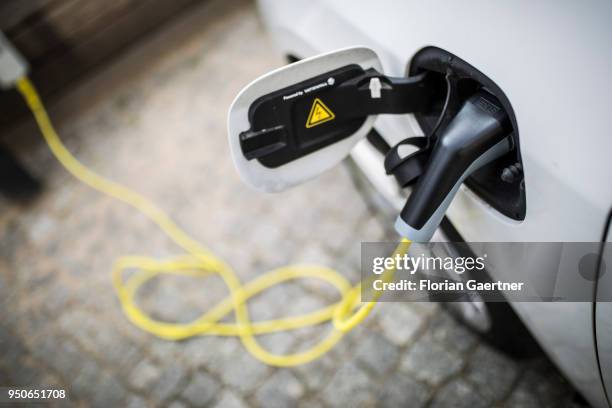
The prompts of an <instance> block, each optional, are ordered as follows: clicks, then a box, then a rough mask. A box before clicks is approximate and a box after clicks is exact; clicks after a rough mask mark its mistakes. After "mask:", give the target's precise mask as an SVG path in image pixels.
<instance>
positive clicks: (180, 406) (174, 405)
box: [168, 401, 187, 408]
mask: <svg viewBox="0 0 612 408" xmlns="http://www.w3.org/2000/svg"><path fill="white" fill-rule="evenodd" d="M168 408H187V405H185V404H184V403H182V402H181V401H172V402H171V403H170V404H168Z"/></svg>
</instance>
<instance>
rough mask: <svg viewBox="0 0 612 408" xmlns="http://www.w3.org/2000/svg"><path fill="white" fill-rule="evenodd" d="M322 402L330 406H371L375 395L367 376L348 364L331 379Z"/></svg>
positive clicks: (352, 364) (351, 364) (353, 365)
mask: <svg viewBox="0 0 612 408" xmlns="http://www.w3.org/2000/svg"><path fill="white" fill-rule="evenodd" d="M322 397H323V401H324V402H325V403H326V404H327V405H330V406H344V407H364V406H372V405H374V403H375V401H376V393H375V390H374V388H373V385H372V383H371V380H370V379H369V378H368V376H367V374H366V373H365V372H364V371H363V370H361V369H360V368H359V367H357V366H356V365H355V364H354V363H352V362H350V363H347V364H345V365H344V366H343V367H342V368H340V370H338V372H337V373H336V374H335V375H334V377H333V378H332V379H331V381H330V382H329V384H328V385H327V387H326V388H325V390H324V391H323V394H322Z"/></svg>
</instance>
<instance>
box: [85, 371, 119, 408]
mask: <svg viewBox="0 0 612 408" xmlns="http://www.w3.org/2000/svg"><path fill="white" fill-rule="evenodd" d="M91 386H92V387H93V388H94V389H95V392H94V394H93V397H92V400H91V405H92V406H94V407H117V406H120V405H122V401H123V400H124V399H125V398H126V397H127V394H126V392H125V389H124V388H123V387H122V386H121V384H120V383H119V381H118V379H116V378H115V377H113V376H112V375H111V374H103V375H102V377H101V378H100V380H99V381H98V382H97V383H95V384H91Z"/></svg>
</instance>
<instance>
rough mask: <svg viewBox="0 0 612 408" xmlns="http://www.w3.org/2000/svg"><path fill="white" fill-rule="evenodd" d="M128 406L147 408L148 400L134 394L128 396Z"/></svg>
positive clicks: (128, 407) (131, 407) (130, 407)
mask: <svg viewBox="0 0 612 408" xmlns="http://www.w3.org/2000/svg"><path fill="white" fill-rule="evenodd" d="M125 406H126V408H147V406H148V404H147V400H145V399H144V398H142V397H139V396H137V395H132V396H130V397H129V398H128V400H127V402H126V404H125Z"/></svg>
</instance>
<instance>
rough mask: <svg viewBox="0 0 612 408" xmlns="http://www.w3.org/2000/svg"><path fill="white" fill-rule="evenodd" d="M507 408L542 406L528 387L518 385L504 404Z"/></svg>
mask: <svg viewBox="0 0 612 408" xmlns="http://www.w3.org/2000/svg"><path fill="white" fill-rule="evenodd" d="M504 407H507V408H541V407H542V405H541V404H540V401H538V398H537V396H536V395H535V394H534V393H533V392H532V390H530V389H529V388H528V387H525V386H521V385H519V386H518V387H517V388H516V389H515V390H514V391H512V394H511V395H510V398H508V401H506V403H505V404H504Z"/></svg>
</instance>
